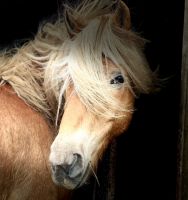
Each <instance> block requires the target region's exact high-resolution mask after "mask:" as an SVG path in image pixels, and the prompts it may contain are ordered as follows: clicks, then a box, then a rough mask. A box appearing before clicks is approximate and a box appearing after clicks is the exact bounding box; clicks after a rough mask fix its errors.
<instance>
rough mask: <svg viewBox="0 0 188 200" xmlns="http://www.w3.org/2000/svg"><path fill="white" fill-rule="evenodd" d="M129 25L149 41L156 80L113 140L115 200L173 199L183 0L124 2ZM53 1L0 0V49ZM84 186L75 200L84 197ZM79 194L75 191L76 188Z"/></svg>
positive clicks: (48, 11)
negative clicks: (152, 90) (159, 85)
mask: <svg viewBox="0 0 188 200" xmlns="http://www.w3.org/2000/svg"><path fill="white" fill-rule="evenodd" d="M126 3H127V4H128V6H129V7H130V11H131V15H132V25H133V29H134V30H135V31H137V32H138V33H140V35H142V36H143V37H144V38H146V39H148V40H149V41H150V42H148V43H147V45H146V50H145V53H146V56H147V58H148V62H149V64H150V66H151V68H152V69H153V70H155V69H156V68H157V67H159V75H160V77H161V78H168V81H166V82H165V84H164V85H163V87H162V88H161V91H160V92H158V93H156V94H152V95H147V96H146V95H141V96H140V98H139V99H137V101H136V112H135V114H134V117H133V121H132V124H131V126H130V128H129V130H128V131H127V133H125V134H124V135H122V136H120V137H119V138H118V139H117V141H118V147H117V148H118V155H117V156H118V159H117V163H116V166H117V168H116V169H117V172H116V173H117V180H116V199H117V200H139V199H143V200H163V199H164V200H173V199H175V197H176V194H175V193H176V170H177V162H176V160H177V159H176V157H177V138H178V130H179V102H180V72H181V50H182V27H183V12H184V1H183V0H165V1H164V0H163V1H162V0H127V1H126ZM57 5H58V0H49V1H42V0H38V1H37V0H25V1H24V0H12V1H11V0H6V1H5V0H2V1H1V3H0V48H1V49H2V48H4V47H11V46H13V43H17V42H18V41H20V40H22V39H25V38H26V39H27V38H32V37H33V36H34V35H35V33H36V31H37V27H38V24H39V22H40V21H41V20H43V19H47V18H48V17H50V16H51V15H53V14H55V13H56V10H57V7H58V6H57ZM87 187H88V186H86V188H85V189H81V191H82V192H84V194H83V193H82V192H81V193H82V195H80V197H79V195H78V196H77V198H76V199H82V198H83V196H84V195H85V197H86V199H88V200H89V199H90V197H89V196H90V194H86V193H89V192H87V191H88V190H87V189H88V188H89V187H88V188H87ZM78 193H79V192H78Z"/></svg>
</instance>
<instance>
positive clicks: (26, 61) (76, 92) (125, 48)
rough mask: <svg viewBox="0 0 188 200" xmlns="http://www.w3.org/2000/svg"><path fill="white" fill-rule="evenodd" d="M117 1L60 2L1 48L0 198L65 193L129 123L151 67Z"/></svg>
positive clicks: (50, 199)
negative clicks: (50, 16) (15, 42)
mask: <svg viewBox="0 0 188 200" xmlns="http://www.w3.org/2000/svg"><path fill="white" fill-rule="evenodd" d="M144 44H145V40H144V39H142V38H141V37H140V36H138V35H137V34H136V33H134V32H133V31H131V22H130V13H129V9H128V7H127V6H126V4H125V3H123V2H122V1H119V0H103V1H101V0H82V1H81V2H80V3H79V4H78V5H76V6H70V5H68V4H67V5H64V10H63V12H61V13H60V14H59V16H58V17H57V19H55V20H49V21H45V22H43V23H41V25H40V27H39V30H38V32H37V34H36V35H35V37H34V38H33V39H31V40H29V41H28V42H26V43H25V44H24V45H23V46H21V47H19V48H16V47H15V48H14V49H12V50H9V51H6V50H5V51H3V52H1V55H0V160H1V163H0V199H2V200H7V199H8V200H18V199H19V200H26V199H27V200H34V199H37V200H42V199H45V200H55V199H64V200H67V199H70V198H71V193H72V192H71V190H73V189H76V188H78V187H81V186H82V185H84V183H86V181H87V180H88V178H89V176H90V175H91V174H92V173H93V174H94V175H95V176H96V173H95V170H96V169H97V165H98V162H99V160H100V159H101V158H102V155H103V153H104V152H105V150H106V148H107V146H108V145H109V144H110V143H111V141H112V140H113V139H114V138H116V137H117V136H119V135H120V134H122V133H123V132H124V131H126V129H127V128H128V126H129V124H130V121H131V119H132V115H133V112H134V101H135V98H137V97H138V95H139V94H140V93H149V92H151V91H152V89H153V82H154V81H153V80H154V73H153V72H152V71H151V70H150V68H149V66H148V63H147V61H146V59H145V56H144V53H143V49H144Z"/></svg>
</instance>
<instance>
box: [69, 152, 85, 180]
mask: <svg viewBox="0 0 188 200" xmlns="http://www.w3.org/2000/svg"><path fill="white" fill-rule="evenodd" d="M73 155H74V160H73V162H72V164H71V167H70V170H69V177H70V178H75V177H77V176H79V175H80V174H81V173H82V170H83V162H82V156H81V155H80V154H78V153H75V154H73Z"/></svg>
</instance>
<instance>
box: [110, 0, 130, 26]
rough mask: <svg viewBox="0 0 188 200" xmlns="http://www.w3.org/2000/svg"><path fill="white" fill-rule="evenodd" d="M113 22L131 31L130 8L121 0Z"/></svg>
mask: <svg viewBox="0 0 188 200" xmlns="http://www.w3.org/2000/svg"><path fill="white" fill-rule="evenodd" d="M113 21H114V23H115V24H116V25H117V26H118V27H120V28H123V29H126V30H130V29H131V16H130V11H129V8H128V7H127V5H126V4H125V3H124V2H123V1H121V0H119V2H118V4H117V7H116V9H115V13H114V16H113Z"/></svg>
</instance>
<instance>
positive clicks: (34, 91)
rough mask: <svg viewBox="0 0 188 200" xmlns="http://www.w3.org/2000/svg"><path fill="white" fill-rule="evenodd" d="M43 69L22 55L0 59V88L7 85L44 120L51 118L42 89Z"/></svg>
mask: <svg viewBox="0 0 188 200" xmlns="http://www.w3.org/2000/svg"><path fill="white" fill-rule="evenodd" d="M43 74H44V69H43V68H42V67H41V66H39V65H37V64H36V63H35V64H34V63H32V61H28V60H27V58H24V57H23V56H22V55H19V54H15V55H14V56H12V57H10V58H8V57H7V59H5V58H3V57H0V86H1V85H4V84H9V85H10V86H11V87H12V88H13V89H14V91H15V93H16V94H17V95H18V96H19V97H20V98H21V99H23V100H24V102H25V103H26V104H28V105H29V106H31V107H32V108H33V109H35V110H37V111H39V112H40V113H42V115H44V116H45V117H46V118H48V119H51V118H52V112H51V111H50V108H49V104H48V102H47V100H46V95H45V91H44V88H43V76H44V75H43Z"/></svg>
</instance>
